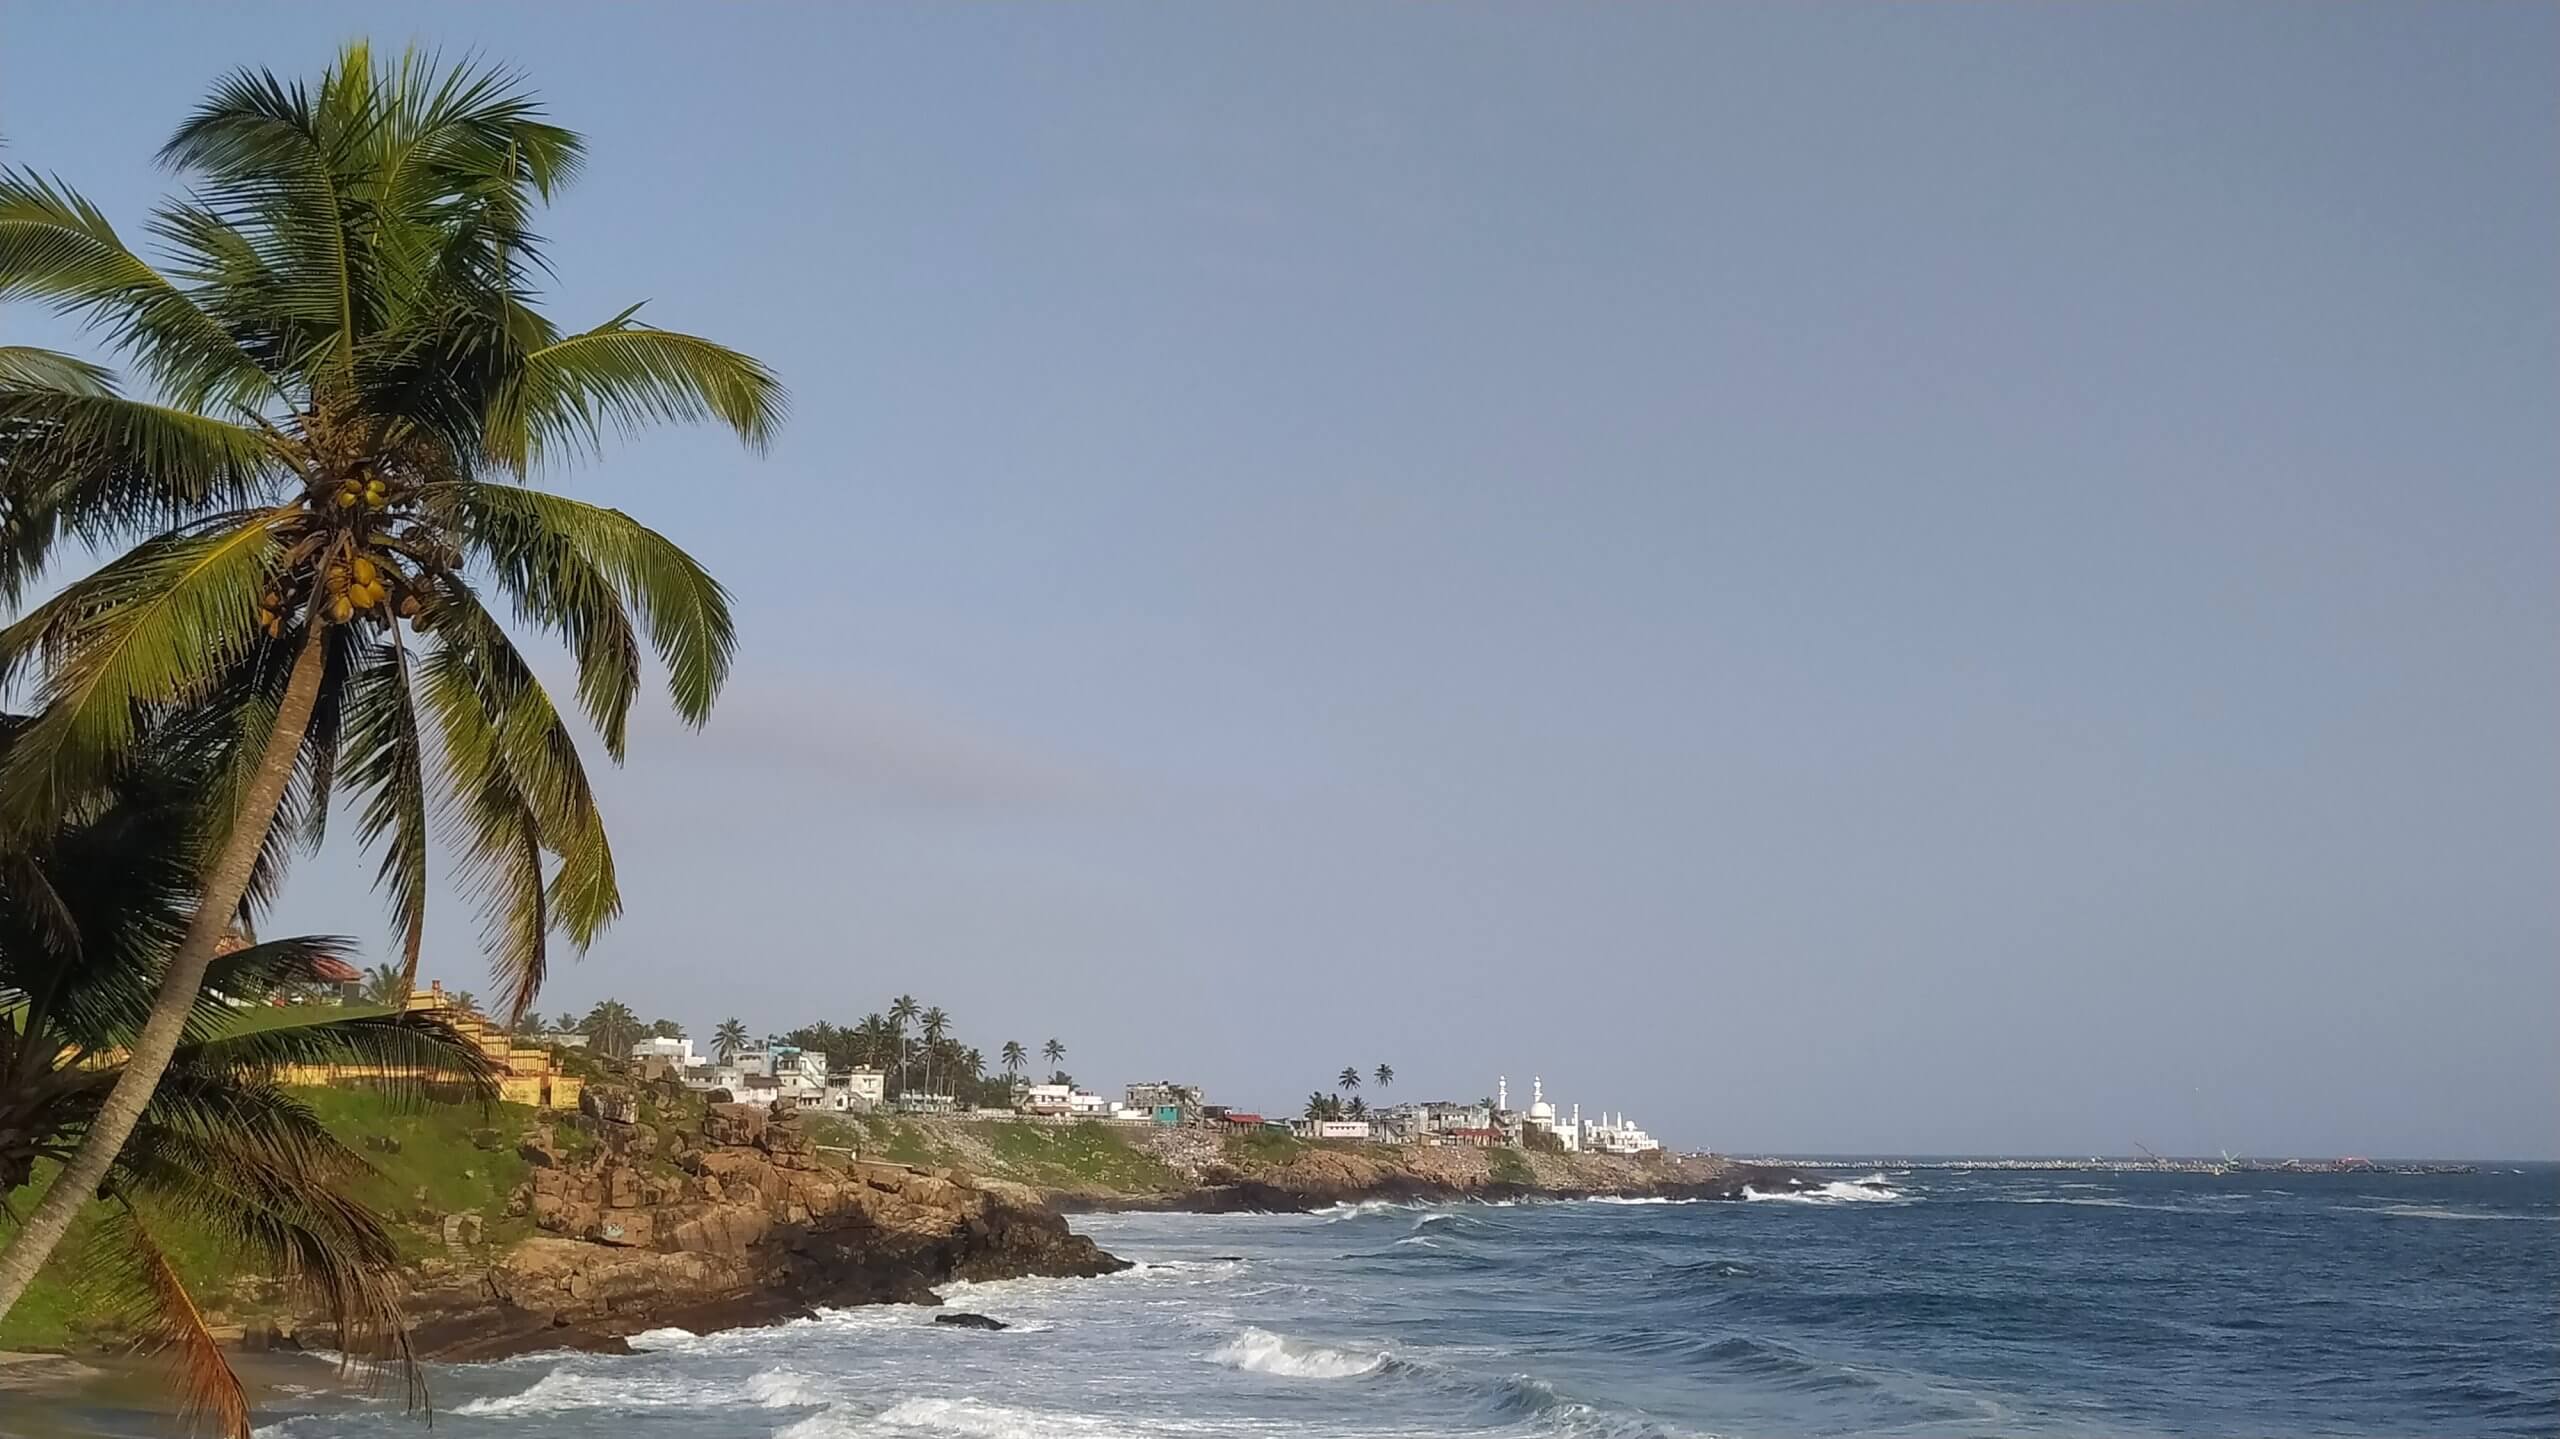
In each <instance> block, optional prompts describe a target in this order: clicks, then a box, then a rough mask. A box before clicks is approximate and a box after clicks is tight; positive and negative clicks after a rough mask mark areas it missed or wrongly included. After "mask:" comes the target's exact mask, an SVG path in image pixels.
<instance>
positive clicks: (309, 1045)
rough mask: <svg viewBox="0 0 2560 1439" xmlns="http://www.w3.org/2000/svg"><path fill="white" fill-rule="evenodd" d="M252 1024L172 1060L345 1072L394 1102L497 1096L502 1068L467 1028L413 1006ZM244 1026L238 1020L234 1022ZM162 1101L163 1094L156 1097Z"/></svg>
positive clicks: (202, 1065) (257, 1071) (189, 1065)
mask: <svg viewBox="0 0 2560 1439" xmlns="http://www.w3.org/2000/svg"><path fill="white" fill-rule="evenodd" d="M256 1018H257V1020H258V1021H259V1023H258V1024H257V1026H256V1027H252V1028H237V1029H236V1032H233V1033H228V1034H219V1035H218V1036H217V1037H213V1038H207V1039H204V1040H202V1041H199V1042H195V1043H192V1044H190V1045H188V1047H187V1048H185V1049H183V1050H181V1051H180V1052H179V1058H178V1059H177V1060H176V1061H173V1062H172V1063H171V1065H170V1072H171V1073H173V1074H174V1073H176V1072H177V1071H178V1070H180V1069H181V1068H184V1069H190V1070H202V1071H217V1070H219V1071H228V1072H230V1073H231V1074H233V1075H263V1074H267V1073H270V1072H272V1071H274V1070H275V1069H276V1068H278V1067H280V1066H284V1065H297V1064H299V1065H310V1066H312V1067H314V1068H319V1069H329V1070H339V1071H344V1072H345V1073H346V1074H347V1075H348V1076H349V1078H348V1080H347V1082H349V1083H360V1084H363V1085H365V1086H367V1087H370V1088H377V1089H379V1090H381V1091H382V1092H383V1093H384V1094H385V1095H387V1096H389V1097H390V1098H391V1100H392V1101H393V1102H394V1103H395V1104H402V1105H414V1104H424V1103H426V1102H428V1101H430V1100H435V1099H446V1100H449V1099H451V1098H453V1097H454V1096H455V1095H456V1093H457V1092H459V1093H460V1094H462V1095H464V1096H467V1097H469V1098H471V1099H474V1100H478V1101H481V1102H488V1101H492V1100H495V1099H496V1098H497V1093H498V1091H497V1075H498V1071H497V1070H496V1069H495V1068H493V1067H492V1066H491V1063H490V1060H489V1058H488V1056H486V1055H484V1054H482V1053H481V1052H480V1047H479V1046H478V1045H476V1044H473V1043H472V1042H471V1041H470V1040H469V1039H466V1038H464V1037H463V1035H462V1033H461V1031H459V1030H457V1029H455V1028H454V1027H453V1026H452V1025H450V1024H448V1023H446V1022H445V1021H443V1020H441V1019H437V1018H435V1017H434V1016H432V1015H425V1014H420V1013H418V1012H417V1011H414V1010H398V1011H394V1012H392V1013H390V1014H369V1015H354V1016H348V1015H343V1014H340V1013H338V1012H337V1011H333V1010H320V1011H317V1012H315V1013H313V1014H312V1015H310V1016H308V1017H306V1018H302V1019H297V1020H295V1021H292V1022H288V1023H275V1022H272V1018H271V1016H268V1015H259V1016H257V1017H256ZM239 1024H240V1021H238V1020H237V1019H235V1020H234V1025H235V1027H236V1026H238V1025H239ZM155 1098H156V1096H155Z"/></svg>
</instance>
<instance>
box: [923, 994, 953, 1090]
mask: <svg viewBox="0 0 2560 1439" xmlns="http://www.w3.org/2000/svg"><path fill="white" fill-rule="evenodd" d="M916 1028H917V1032H918V1033H920V1034H922V1035H923V1036H924V1092H925V1093H927V1094H931V1093H933V1092H934V1089H933V1058H934V1051H936V1050H938V1049H940V1048H941V1047H942V1039H943V1036H944V1035H947V1034H949V1033H950V1032H951V1016H950V1015H948V1014H945V1013H944V1012H943V1010H942V1006H941V1005H938V1004H937V1005H935V1006H934V1007H933V1008H931V1009H928V1010H926V1011H925V1012H924V1013H923V1014H922V1015H920V1016H918V1018H917V1021H916Z"/></svg>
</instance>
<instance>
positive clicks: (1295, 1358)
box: [1209, 1328, 1387, 1379]
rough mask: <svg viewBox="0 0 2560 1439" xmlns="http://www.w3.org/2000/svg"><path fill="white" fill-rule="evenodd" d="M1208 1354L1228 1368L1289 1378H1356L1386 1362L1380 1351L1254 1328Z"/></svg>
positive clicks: (1372, 1371) (1375, 1370)
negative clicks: (1358, 1349)
mask: <svg viewBox="0 0 2560 1439" xmlns="http://www.w3.org/2000/svg"><path fill="white" fill-rule="evenodd" d="M1209 1358H1210V1360H1211V1361H1212V1362H1214V1363H1218V1364H1224V1365H1225V1366H1227V1367H1228V1368H1230V1369H1243V1370H1247V1371H1249V1372H1251V1373H1255V1374H1280V1375H1286V1376H1288V1377H1289V1378H1292V1379H1356V1378H1358V1377H1359V1376H1361V1375H1363V1374H1374V1373H1376V1372H1377V1371H1378V1370H1379V1369H1380V1368H1382V1367H1384V1366H1385V1364H1386V1362H1387V1356H1386V1355H1385V1354H1383V1353H1370V1354H1353V1353H1350V1352H1348V1351H1345V1350H1341V1349H1335V1348H1331V1347H1329V1346H1327V1345H1323V1344H1309V1343H1307V1342H1305V1341H1303V1340H1298V1339H1289V1338H1284V1337H1282V1336H1281V1335H1278V1334H1274V1333H1272V1332H1271V1331H1270V1330H1268V1329H1253V1328H1247V1329H1246V1330H1245V1331H1244V1332H1243V1333H1242V1334H1239V1335H1237V1336H1236V1337H1235V1338H1233V1339H1230V1340H1228V1341H1227V1342H1226V1343H1224V1344H1221V1345H1219V1346H1218V1347H1217V1348H1215V1349H1212V1350H1210V1351H1209Z"/></svg>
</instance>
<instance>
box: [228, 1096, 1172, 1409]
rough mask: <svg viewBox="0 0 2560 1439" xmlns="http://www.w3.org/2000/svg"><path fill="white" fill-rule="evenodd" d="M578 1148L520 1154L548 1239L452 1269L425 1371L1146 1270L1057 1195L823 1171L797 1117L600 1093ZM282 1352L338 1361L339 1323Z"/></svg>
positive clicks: (851, 1169) (437, 1272)
mask: <svg viewBox="0 0 2560 1439" xmlns="http://www.w3.org/2000/svg"><path fill="white" fill-rule="evenodd" d="M588 1093H589V1095H590V1096H593V1097H592V1098H591V1099H590V1100H589V1101H588V1102H587V1104H586V1106H585V1109H586V1113H585V1115H584V1119H585V1121H586V1122H585V1123H584V1124H583V1125H582V1126H581V1131H580V1132H581V1133H582V1134H583V1135H585V1136H588V1137H592V1138H594V1139H596V1140H598V1141H599V1143H597V1144H596V1145H595V1147H594V1148H593V1149H592V1150H590V1151H588V1152H587V1153H585V1154H583V1155H581V1156H579V1157H575V1158H572V1157H570V1156H568V1155H564V1154H563V1153H562V1152H561V1151H560V1149H559V1148H558V1147H557V1145H556V1143H555V1138H554V1136H553V1135H552V1133H551V1132H550V1131H548V1130H534V1131H529V1132H528V1133H527V1135H526V1136H525V1138H524V1140H523V1141H522V1145H521V1149H520V1152H521V1153H522V1155H523V1157H524V1158H525V1159H526V1160H527V1161H528V1162H529V1163H530V1164H531V1165H532V1166H533V1169H532V1178H531V1179H530V1180H529V1181H528V1182H527V1183H526V1184H525V1185H524V1186H523V1187H522V1188H521V1189H520V1190H519V1192H518V1193H517V1195H516V1196H515V1199H514V1200H513V1201H512V1202H511V1205H510V1209H511V1210H514V1209H516V1208H518V1207H520V1208H521V1210H522V1212H523V1213H524V1214H526V1215H529V1216H530V1217H531V1219H532V1220H533V1222H534V1224H535V1226H536V1227H537V1229H538V1230H539V1231H540V1232H538V1233H536V1234H535V1235H533V1236H532V1237H530V1238H526V1239H522V1240H519V1241H517V1242H516V1243H514V1244H513V1245H511V1246H508V1247H506V1248H505V1249H503V1250H502V1251H500V1252H499V1253H497V1254H496V1255H495V1256H494V1257H493V1258H492V1259H491V1260H490V1261H489V1262H487V1263H486V1264H470V1265H460V1266H436V1267H435V1269H434V1270H432V1271H431V1272H430V1274H429V1275H428V1276H427V1279H426V1282H425V1283H423V1284H422V1285H421V1287H420V1288H419V1289H418V1290H417V1291H416V1292H414V1293H413V1295H412V1297H411V1299H410V1303H409V1306H408V1307H409V1313H410V1317H411V1320H412V1327H411V1334H410V1339H411V1345H412V1348H413V1350H414V1352H415V1353H416V1354H417V1356H418V1357H419V1358H422V1359H436V1360H446V1361H466V1360H489V1359H500V1358H505V1357H508V1356H510V1355H515V1354H522V1353H527V1352H532V1351H536V1350H546V1349H585V1350H595V1351H608V1352H618V1351H621V1350H623V1349H624V1348H626V1346H625V1344H624V1340H625V1338H626V1337H627V1336H629V1335H632V1334H636V1333H640V1332H642V1331H644V1330H649V1329H659V1328H667V1327H675V1328H683V1329H689V1330H694V1331H696V1332H709V1331H712V1330H718V1329H729V1328H738V1327H744V1326H750V1325H759V1324H772V1323H778V1322H781V1321H783V1320H785V1319H789V1318H793V1317H796V1316H798V1315H802V1314H806V1313H808V1312H810V1311H811V1310H813V1309H816V1308H819V1307H822V1306H824V1307H842V1306H848V1305H856V1304H875V1303H910V1304H938V1303H940V1302H941V1300H940V1298H939V1297H938V1296H937V1295H936V1294H935V1293H934V1287H935V1286H936V1285H940V1284H946V1283H949V1282H951V1281H953V1280H962V1279H980V1280H983V1279H1012V1278H1021V1277H1026V1276H1033V1275H1042V1276H1051V1277H1063V1278H1081V1277H1090V1276H1095V1275H1102V1274H1110V1273H1113V1272H1116V1271H1118V1270H1122V1269H1126V1268H1128V1267H1129V1265H1128V1264H1127V1262H1126V1261H1124V1260H1121V1259H1118V1258H1115V1257H1114V1256H1112V1255H1110V1254H1108V1253H1105V1252H1104V1251H1103V1250H1102V1249H1101V1248H1100V1247H1098V1246H1097V1245H1095V1244H1094V1242H1093V1241H1092V1240H1090V1239H1088V1238H1085V1237H1084V1236H1082V1235H1079V1234H1075V1233H1073V1232H1071V1231H1070V1230H1069V1229H1068V1228H1067V1225H1066V1221H1065V1220H1064V1219H1062V1218H1061V1217H1060V1216H1059V1214H1058V1212H1057V1211H1056V1210H1055V1209H1054V1208H1052V1207H1051V1206H1050V1205H1048V1204H1047V1203H1046V1202H1044V1200H1043V1198H1042V1196H1041V1195H1040V1194H1039V1193H1038V1192H1036V1191H1034V1190H1031V1189H1027V1188H1024V1187H1023V1186H1020V1185H1014V1184H1008V1183H1005V1182H1003V1181H1001V1180H990V1179H983V1178H975V1177H972V1176H970V1175H966V1174H962V1173H958V1172H954V1171H951V1170H947V1169H933V1168H925V1167H919V1166H913V1165H905V1164H890V1163H882V1162H878V1161H872V1160H863V1159H853V1158H846V1159H841V1160H839V1159H834V1158H824V1159H822V1158H821V1157H820V1155H819V1153H818V1152H817V1151H816V1149H815V1147H814V1146H813V1145H812V1144H811V1142H810V1141H809V1139H808V1137H807V1135H806V1134H805V1132H804V1131H803V1128H802V1124H801V1121H800V1118H799V1116H798V1115H797V1114H795V1113H793V1112H792V1111H790V1110H789V1109H788V1108H781V1109H779V1110H776V1111H769V1110H766V1109H764V1108H761V1107H756V1106H751V1105H744V1104H714V1105H711V1106H709V1107H708V1108H707V1109H706V1110H705V1111H704V1113H703V1115H702V1119H701V1123H700V1128H699V1132H698V1133H697V1134H692V1135H681V1136H678V1137H677V1138H676V1139H675V1142H674V1145H673V1152H672V1153H668V1152H663V1151H665V1150H666V1149H667V1148H668V1145H667V1143H666V1139H665V1136H664V1135H663V1133H662V1132H661V1131H660V1130H659V1129H658V1128H656V1127H654V1126H652V1125H651V1124H649V1123H646V1122H644V1115H643V1113H642V1111H641V1108H640V1105H639V1103H638V1102H637V1100H636V1099H635V1098H634V1096H633V1095H632V1094H631V1093H630V1092H628V1091H624V1090H618V1089H615V1088H612V1087H598V1088H593V1089H590V1090H589V1091H588ZM265 1337H266V1338H267V1340H268V1342H270V1343H278V1344H284V1345H290V1346H295V1347H303V1348H312V1347H326V1348H338V1347H340V1346H339V1345H338V1344H336V1343H334V1342H333V1340H334V1339H335V1335H334V1334H332V1333H331V1332H330V1331H329V1330H328V1329H327V1328H326V1326H325V1325H323V1326H316V1327H297V1328H295V1329H293V1330H291V1331H289V1332H287V1331H282V1330H278V1331H275V1332H273V1333H271V1334H269V1335H267V1336H265Z"/></svg>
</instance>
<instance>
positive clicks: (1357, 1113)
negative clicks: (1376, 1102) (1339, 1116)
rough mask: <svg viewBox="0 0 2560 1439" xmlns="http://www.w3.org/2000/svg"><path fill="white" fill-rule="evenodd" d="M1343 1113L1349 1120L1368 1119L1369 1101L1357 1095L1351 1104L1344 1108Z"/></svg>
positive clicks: (1352, 1097)
mask: <svg viewBox="0 0 2560 1439" xmlns="http://www.w3.org/2000/svg"><path fill="white" fill-rule="evenodd" d="M1342 1112H1343V1114H1344V1115H1345V1116H1346V1117H1348V1118H1352V1119H1366V1118H1368V1117H1369V1101H1367V1100H1365V1099H1362V1098H1361V1097H1360V1096H1359V1095H1356V1094H1355V1095H1353V1096H1351V1102H1350V1103H1349V1104H1346V1105H1344V1106H1342Z"/></svg>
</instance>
